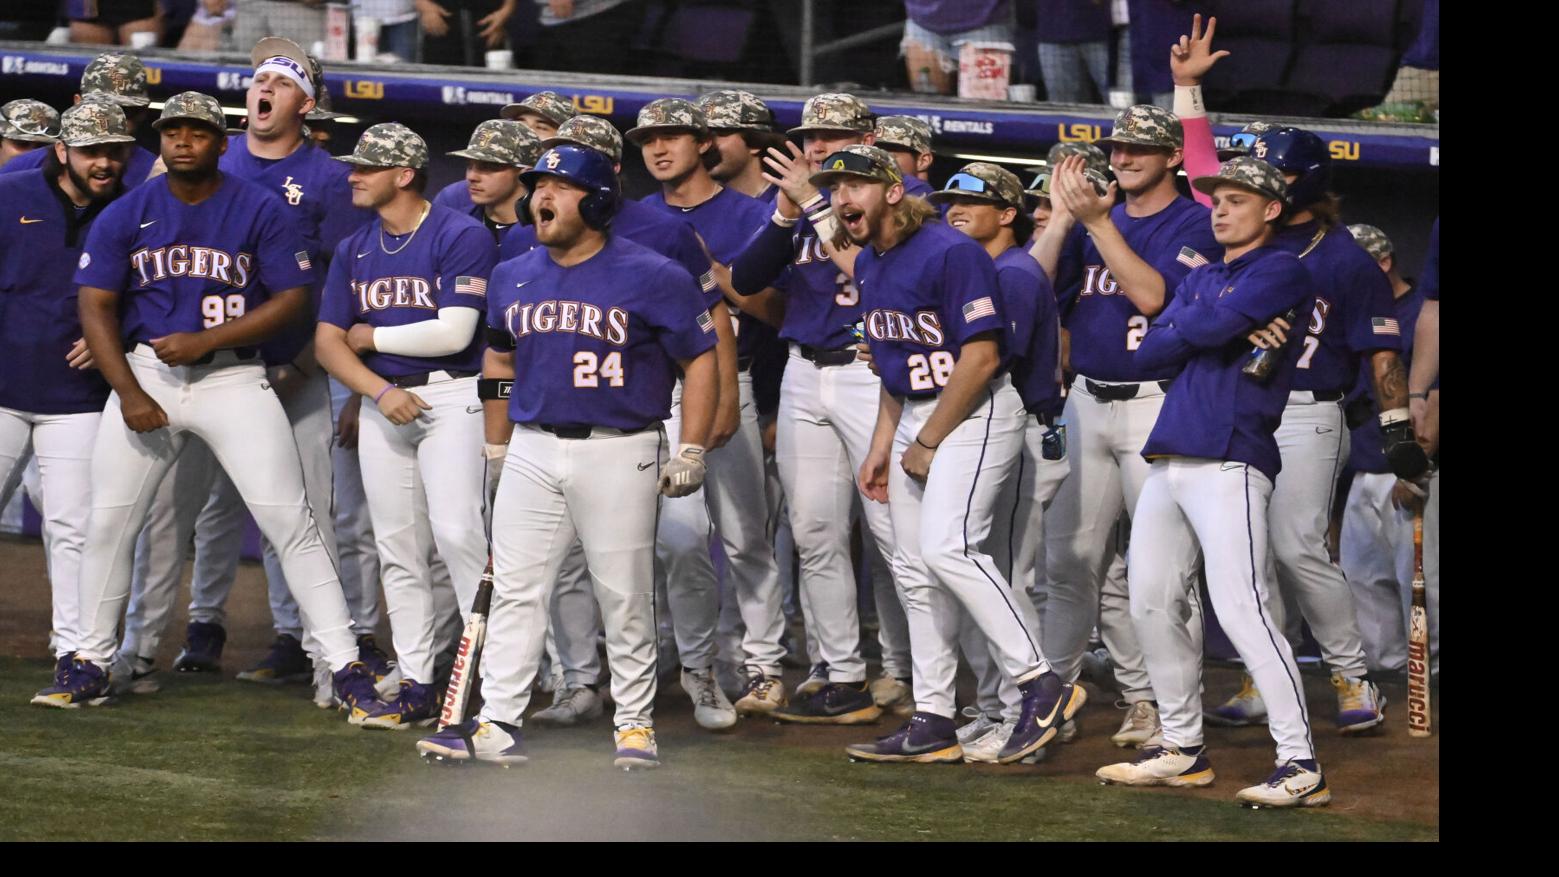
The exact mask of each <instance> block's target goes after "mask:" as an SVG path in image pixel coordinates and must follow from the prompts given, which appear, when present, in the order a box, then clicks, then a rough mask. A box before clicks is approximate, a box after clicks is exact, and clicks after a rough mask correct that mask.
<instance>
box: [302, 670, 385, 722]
mask: <svg viewBox="0 0 1559 877" xmlns="http://www.w3.org/2000/svg"><path fill="white" fill-rule="evenodd" d="M379 696H380V697H383V696H384V693H383V692H379ZM314 705H315V706H317V707H319V708H320V709H322V710H329V709H335V708H336V707H337V706H340V705H341V702H340V701H338V700H336V683H335V679H334V677H332V675H331V673H330V665H329V664H327V663H325V660H324V659H323V658H320V659H318V660H316V661H314Z"/></svg>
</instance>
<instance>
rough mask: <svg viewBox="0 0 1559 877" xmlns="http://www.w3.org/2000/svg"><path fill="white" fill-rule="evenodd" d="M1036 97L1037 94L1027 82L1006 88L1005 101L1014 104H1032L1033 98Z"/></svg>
mask: <svg viewBox="0 0 1559 877" xmlns="http://www.w3.org/2000/svg"><path fill="white" fill-rule="evenodd" d="M1038 96H1039V92H1038V91H1037V90H1035V88H1034V86H1033V85H1032V84H1030V83H1027V82H1020V83H1018V84H1017V85H1009V86H1007V100H1010V101H1012V102H1014V103H1024V104H1031V103H1033V102H1034V98H1035V97H1038Z"/></svg>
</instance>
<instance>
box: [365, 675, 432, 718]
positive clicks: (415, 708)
mask: <svg viewBox="0 0 1559 877" xmlns="http://www.w3.org/2000/svg"><path fill="white" fill-rule="evenodd" d="M400 689H401V690H400V692H399V693H398V694H396V695H395V698H394V699H393V700H391V701H389V702H388V703H384V704H382V705H381V706H379V707H376V708H374V709H373V710H371V711H370V712H369V713H368V715H367V716H365V717H364V718H363V721H362V723H361V725H360V727H364V728H384V729H386V730H390V731H404V730H406V729H407V728H410V727H413V726H416V727H420V728H425V727H427V726H428V725H431V724H433V721H434V720H435V719H437V718H438V712H439V704H438V702H437V701H435V700H434V699H433V692H432V691H429V690H428V687H427V686H426V685H419V684H418V683H416V682H413V681H412V680H410V679H402V680H401V686H400Z"/></svg>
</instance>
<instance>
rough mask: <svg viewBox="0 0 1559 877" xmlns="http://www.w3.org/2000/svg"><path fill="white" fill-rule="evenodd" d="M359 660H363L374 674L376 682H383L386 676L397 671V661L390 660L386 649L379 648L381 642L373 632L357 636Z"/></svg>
mask: <svg viewBox="0 0 1559 877" xmlns="http://www.w3.org/2000/svg"><path fill="white" fill-rule="evenodd" d="M357 660H359V661H362V662H363V666H365V667H367V668H368V672H370V673H372V674H374V681H375V682H383V681H384V679H385V677H386V676H389V675H390V674H391V673H393V672H394V671H395V662H394V661H392V660H390V656H389V654H388V653H386V652H385V650H384V649H381V648H379V643H378V642H377V641H376V640H375V639H374V636H373V634H371V633H365V634H363V635H362V636H360V637H358V638H357Z"/></svg>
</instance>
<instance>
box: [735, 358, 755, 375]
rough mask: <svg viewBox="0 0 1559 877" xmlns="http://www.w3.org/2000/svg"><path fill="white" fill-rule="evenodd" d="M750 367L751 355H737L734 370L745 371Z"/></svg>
mask: <svg viewBox="0 0 1559 877" xmlns="http://www.w3.org/2000/svg"><path fill="white" fill-rule="evenodd" d="M750 368H752V357H750V356H738V357H736V370H737V371H739V372H744V371H747V370H748V369H750Z"/></svg>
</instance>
